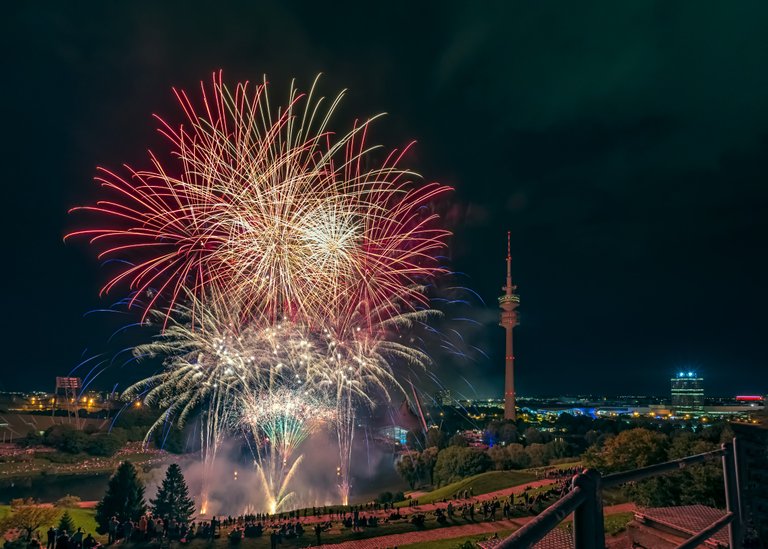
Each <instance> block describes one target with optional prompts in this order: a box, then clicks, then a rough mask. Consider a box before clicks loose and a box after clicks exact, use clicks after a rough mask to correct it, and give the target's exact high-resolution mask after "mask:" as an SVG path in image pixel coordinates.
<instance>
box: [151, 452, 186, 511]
mask: <svg viewBox="0 0 768 549" xmlns="http://www.w3.org/2000/svg"><path fill="white" fill-rule="evenodd" d="M149 503H150V504H151V505H152V514H153V515H155V516H158V517H167V518H169V519H171V520H175V521H176V522H178V523H181V524H186V523H188V522H189V520H190V518H191V517H192V515H193V514H194V512H195V502H194V501H192V498H191V497H189V489H188V488H187V483H186V481H185V480H184V475H183V474H182V473H181V467H179V466H178V465H177V464H176V463H171V464H170V465H169V466H168V470H167V471H166V472H165V478H164V479H163V483H162V484H161V485H160V487H159V488H158V489H157V494H156V495H155V499H151V500H149Z"/></svg>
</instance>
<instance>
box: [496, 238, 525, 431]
mask: <svg viewBox="0 0 768 549" xmlns="http://www.w3.org/2000/svg"><path fill="white" fill-rule="evenodd" d="M516 289H517V286H515V285H514V284H512V234H511V231H507V280H506V284H504V287H503V288H502V291H503V292H504V294H503V295H502V296H501V297H499V307H500V308H501V319H500V322H499V326H501V327H502V328H504V330H505V332H506V338H505V343H506V352H505V354H504V419H511V420H513V421H514V420H515V419H516V417H517V414H516V411H515V355H514V352H513V350H512V329H513V328H514V327H515V326H517V311H516V310H515V309H517V306H518V305H519V304H520V297H519V296H518V295H517V294H515V290H516Z"/></svg>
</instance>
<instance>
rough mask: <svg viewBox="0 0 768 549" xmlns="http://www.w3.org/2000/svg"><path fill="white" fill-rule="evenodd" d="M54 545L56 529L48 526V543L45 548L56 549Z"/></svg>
mask: <svg viewBox="0 0 768 549" xmlns="http://www.w3.org/2000/svg"><path fill="white" fill-rule="evenodd" d="M54 547H56V530H54V529H53V526H51V527H50V528H48V544H47V545H46V546H45V549H54Z"/></svg>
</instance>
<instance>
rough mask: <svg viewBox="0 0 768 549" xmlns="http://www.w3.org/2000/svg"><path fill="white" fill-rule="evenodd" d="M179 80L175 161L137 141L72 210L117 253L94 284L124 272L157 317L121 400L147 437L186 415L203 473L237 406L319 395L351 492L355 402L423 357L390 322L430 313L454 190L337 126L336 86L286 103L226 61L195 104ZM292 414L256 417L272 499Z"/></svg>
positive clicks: (291, 437)
mask: <svg viewBox="0 0 768 549" xmlns="http://www.w3.org/2000/svg"><path fill="white" fill-rule="evenodd" d="M316 82H317V81H316ZM174 91H175V94H176V97H177V99H178V101H179V104H180V106H181V108H182V111H183V114H184V118H185V122H184V123H183V124H176V125H174V124H172V123H170V122H166V121H165V120H163V119H161V118H159V117H158V121H159V122H160V129H159V131H160V133H161V134H162V135H163V136H164V137H165V138H166V140H167V143H168V144H169V146H170V151H169V152H170V157H172V158H174V161H173V162H172V163H170V164H167V165H164V164H163V163H162V162H161V161H160V160H159V159H158V157H157V156H155V155H154V154H153V153H150V163H151V168H150V169H146V170H136V169H133V168H130V167H127V166H126V167H125V169H124V170H123V171H122V172H117V171H110V170H106V169H100V171H99V176H98V177H97V178H96V179H97V181H98V182H100V183H101V185H102V186H103V187H104V188H105V196H104V198H103V199H102V200H100V201H98V202H97V203H95V204H93V205H90V206H81V207H78V208H74V210H78V211H83V212H87V213H89V214H91V215H92V216H93V217H94V218H95V219H97V220H98V225H97V226H96V227H95V228H87V229H82V230H78V231H74V232H72V233H70V234H69V235H67V237H68V238H69V237H85V238H87V239H88V240H89V242H90V243H91V244H92V245H93V246H94V247H95V248H96V249H97V250H98V252H99V258H100V259H104V260H110V259H118V258H119V259H121V260H123V261H115V262H113V263H112V267H113V268H114V269H116V270H115V271H114V272H113V274H112V276H111V278H109V279H108V281H107V282H106V284H105V285H104V287H103V288H102V292H110V291H114V290H116V289H117V288H118V287H123V286H127V288H128V289H130V291H131V295H132V298H131V299H130V302H129V304H130V306H134V307H137V308H139V309H141V310H142V311H143V315H142V321H145V320H151V321H152V322H157V323H160V324H162V326H163V331H162V333H161V334H160V336H158V337H157V338H156V339H155V340H153V341H151V342H149V343H147V344H145V345H140V346H138V347H136V349H135V351H134V353H135V356H136V357H137V358H143V357H153V356H163V357H165V362H164V370H163V371H162V372H160V373H158V374H156V375H154V376H151V377H149V378H147V379H145V380H143V381H141V382H139V383H137V384H135V385H133V386H131V387H129V388H128V389H127V390H126V392H125V397H126V398H129V399H136V398H142V399H143V400H144V401H145V402H146V403H147V404H150V405H153V406H156V407H158V408H160V409H161V410H162V411H163V414H162V416H161V418H160V419H158V422H157V423H156V424H155V425H153V426H152V428H151V429H150V431H149V432H148V434H147V436H150V435H151V434H152V432H154V431H155V430H157V429H158V428H159V427H160V426H161V425H162V424H163V423H164V422H165V421H166V419H167V418H174V419H175V420H176V421H178V422H179V423H181V424H183V423H184V422H185V421H186V420H187V418H188V417H190V416H191V414H192V413H193V412H194V413H198V412H199V413H200V419H201V422H202V426H203V429H201V438H202V440H201V452H202V459H203V463H204V465H205V468H206V470H212V467H213V463H214V461H215V459H216V454H217V451H218V449H219V446H220V444H221V441H222V439H223V438H224V437H225V436H227V435H228V434H230V433H232V432H233V431H234V430H236V429H237V427H238V426H242V422H243V418H247V417H249V415H250V416H251V417H254V414H256V415H258V414H263V413H265V411H264V410H265V409H268V408H269V406H270V404H269V399H270V398H273V397H274V396H275V395H278V394H281V391H297V389H299V388H301V389H304V391H305V392H304V395H307V398H315V399H318V398H319V399H321V400H322V401H323V402H327V403H330V404H329V406H330V408H331V409H332V413H331V416H332V418H331V419H329V422H330V423H332V424H334V425H335V430H336V434H337V438H338V441H339V457H340V462H341V465H340V467H339V476H340V487H341V492H342V499H343V500H344V501H345V503H346V502H347V500H348V495H349V488H350V481H349V479H350V476H349V462H350V456H351V445H352V440H353V437H354V429H355V417H356V409H357V408H358V407H359V406H361V405H373V404H374V396H373V395H375V394H381V395H384V396H385V397H386V398H388V396H389V392H388V391H389V389H390V388H392V387H396V388H399V389H402V387H400V384H399V383H398V381H397V379H396V376H395V375H394V371H393V366H392V364H393V363H395V362H397V363H405V364H408V365H411V366H414V365H415V366H419V367H425V366H426V365H427V364H428V363H429V359H428V357H427V356H426V355H425V354H424V353H423V352H422V351H420V350H418V348H417V347H416V346H415V345H414V344H413V342H410V341H405V342H403V341H402V333H403V330H407V329H408V328H409V327H411V326H412V325H413V323H416V322H422V321H423V320H424V319H426V317H428V316H429V314H430V312H429V311H427V310H426V309H427V306H428V299H427V297H426V293H425V288H424V286H423V285H422V284H423V283H424V282H425V281H428V280H430V279H432V278H433V277H435V276H437V275H440V274H442V273H443V272H444V269H443V268H442V267H441V266H440V264H439V261H438V259H437V257H438V252H439V251H440V250H442V249H443V248H444V247H445V240H446V239H447V237H448V235H449V233H448V232H447V231H445V230H443V229H441V228H439V227H438V226H437V218H438V216H437V215H436V214H435V213H434V211H433V209H432V206H431V205H432V203H434V202H435V201H436V200H438V199H440V198H442V197H443V196H444V195H445V194H446V192H447V191H448V190H449V188H448V187H445V186H441V185H438V184H436V183H430V184H426V185H416V184H414V183H413V181H412V180H413V179H414V178H415V177H416V174H414V173H412V172H410V171H408V170H406V169H403V168H400V167H399V164H400V162H401V161H402V159H403V156H404V154H405V153H406V151H407V150H408V147H406V148H405V149H403V150H400V151H398V150H393V151H391V152H390V153H388V154H383V155H382V154H381V153H380V151H379V150H378V149H379V147H376V146H370V145H368V144H367V135H368V132H369V129H370V126H371V123H372V121H373V120H374V119H375V117H374V118H372V119H369V120H367V121H364V122H361V123H358V122H356V123H355V124H354V125H353V127H352V129H351V130H350V131H347V132H335V131H333V129H332V123H331V118H332V115H333V114H334V111H335V110H336V108H337V106H338V104H339V102H340V101H341V98H342V95H343V93H342V94H339V95H338V96H336V97H335V98H334V99H333V100H331V101H330V102H326V101H325V99H324V98H322V97H318V96H317V93H316V92H315V85H314V84H313V86H312V88H311V89H310V91H309V92H308V93H306V94H302V93H300V92H299V91H298V90H297V89H296V88H295V87H293V85H292V86H291V89H290V92H289V97H288V102H287V104H286V106H284V107H279V108H273V107H271V106H270V101H269V97H268V85H267V83H266V81H264V82H263V83H261V84H259V85H256V86H251V85H249V84H248V83H244V84H237V85H236V86H235V87H234V89H230V88H227V87H226V86H225V85H224V84H223V81H222V77H221V73H217V74H214V76H213V79H212V82H211V83H209V84H207V85H206V84H203V83H201V88H200V92H201V100H200V101H199V102H195V101H193V100H192V99H190V96H189V95H188V94H187V93H186V92H184V91H180V90H174ZM377 157H383V158H384V160H383V161H381V162H378V163H377V162H376V161H375V160H376V158H377ZM368 166H374V167H373V168H369V167H368ZM145 297H146V300H145V301H141V299H144V298H145ZM293 394H295V395H298V394H300V393H293ZM303 405H306V402H305V403H304V404H303ZM259 406H261V407H262V408H259ZM249 407H250V408H249ZM302 413H303V412H302V411H301V406H298V407H297V408H296V409H295V410H294V411H293V412H291V413H290V414H286V417H284V418H283V419H284V420H285V421H284V422H283V424H282V425H280V426H278V423H272V424H271V423H270V421H272V420H269V419H265V417H267V418H268V417H269V415H268V414H267V416H261V418H262V419H261V420H259V421H258V422H255V421H251V424H252V431H253V432H254V436H255V437H256V435H257V434H258V435H259V436H260V437H261V438H257V441H259V440H262V439H269V440H270V442H271V444H270V445H269V446H268V447H269V448H274V449H275V452H274V455H273V453H272V452H271V451H270V453H269V455H270V457H269V459H264V460H259V471H260V474H261V475H262V478H263V480H264V484H265V485H267V484H269V486H270V491H269V494H271V495H270V498H271V500H270V501H271V503H270V507H274V508H278V507H281V506H283V505H285V503H286V502H287V501H288V499H289V495H290V492H288V488H287V486H288V482H289V480H290V477H291V476H292V474H293V472H295V468H296V466H297V465H298V463H299V462H300V460H301V458H300V457H299V458H297V459H295V460H293V463H292V465H289V463H290V461H289V460H290V457H291V456H292V453H293V451H294V450H295V449H296V447H297V446H298V445H299V444H300V443H301V437H302V436H306V435H305V434H304V433H307V434H308V433H310V432H311V430H312V428H311V426H310V422H308V421H306V420H302V419H301V416H302ZM289 415H290V418H289V417H288V416H289ZM273 419H274V417H273ZM292 428H296V431H291V429H292ZM269 433H271V435H270V434H269ZM281 437H282V438H281ZM257 448H259V444H257ZM276 455H280V456H283V457H282V458H280V459H274V456H276ZM267 464H269V466H270V467H271V468H272V469H271V470H270V469H268V468H267V467H266V465H267ZM270 471H271V472H270ZM206 492H207V490H206V489H204V494H203V496H204V497H203V501H205V500H206Z"/></svg>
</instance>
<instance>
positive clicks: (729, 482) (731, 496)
mask: <svg viewBox="0 0 768 549" xmlns="http://www.w3.org/2000/svg"><path fill="white" fill-rule="evenodd" d="M723 450H724V451H725V453H724V454H723V482H724V483H725V508H726V510H727V511H729V512H731V513H733V514H734V519H733V521H732V522H731V523H730V524H729V525H728V545H729V547H731V548H733V549H737V548H739V547H741V532H742V522H741V502H740V501H739V492H740V491H741V490H740V488H739V485H738V476H737V472H736V455H735V452H734V444H733V443H732V442H725V443H723Z"/></svg>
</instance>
